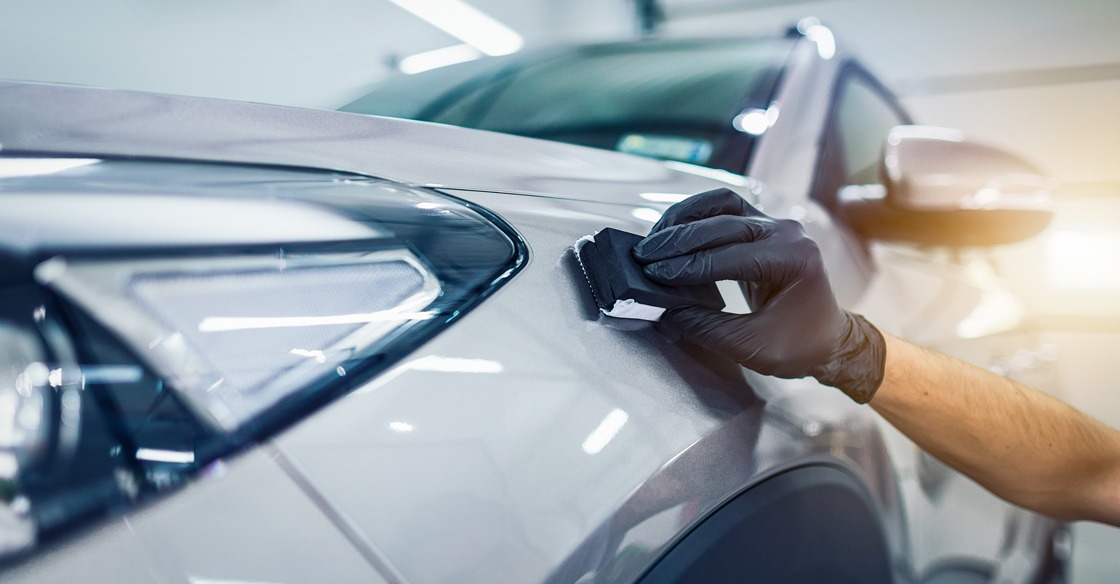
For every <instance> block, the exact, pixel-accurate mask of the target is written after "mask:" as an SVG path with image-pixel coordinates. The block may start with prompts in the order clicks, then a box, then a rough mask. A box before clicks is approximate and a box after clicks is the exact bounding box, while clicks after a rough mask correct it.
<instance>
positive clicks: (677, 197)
mask: <svg viewBox="0 0 1120 584" xmlns="http://www.w3.org/2000/svg"><path fill="white" fill-rule="evenodd" d="M638 196H639V197H641V198H643V199H645V200H647V201H650V202H653V203H679V202H681V201H683V200H685V199H687V198H689V197H691V196H692V195H682V194H680V193H641V194H639V195H638Z"/></svg>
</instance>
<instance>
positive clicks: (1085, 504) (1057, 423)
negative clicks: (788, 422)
mask: <svg viewBox="0 0 1120 584" xmlns="http://www.w3.org/2000/svg"><path fill="white" fill-rule="evenodd" d="M884 337H885V342H886V366H885V375H884V377H883V383H882V385H881V386H880V387H879V389H878V391H877V392H876V394H875V398H874V399H873V400H871V402H870V404H871V407H872V408H874V409H875V411H877V412H879V414H881V415H882V416H883V417H884V418H886V420H887V421H888V422H890V423H891V424H892V425H894V426H895V427H896V428H898V429H899V430H900V431H901V432H902V433H903V434H906V435H907V436H909V437H910V439H912V440H913V441H914V442H915V443H916V444H918V446H920V447H922V448H923V449H925V450H926V451H927V452H929V453H930V454H932V455H933V456H935V457H936V458H938V459H939V460H941V461H942V462H944V463H946V464H948V465H949V466H951V467H953V468H955V469H956V470H958V471H960V472H961V473H962V474H964V475H966V476H968V477H970V478H972V479H973V480H975V481H976V482H977V483H979V484H980V485H982V486H983V487H984V488H986V489H988V490H989V491H991V492H992V493H995V494H996V495H997V496H999V497H1001V498H1003V499H1006V500H1007V501H1010V502H1012V503H1015V504H1016V505H1019V506H1022V507H1025V508H1027V509H1032V510H1034V511H1038V512H1040V513H1043V514H1046V515H1049V516H1051V517H1055V518H1058V519H1063V520H1069V521H1072V520H1080V519H1085V520H1090V521H1099V522H1101V523H1108V524H1111V525H1115V526H1120V432H1118V431H1116V430H1114V429H1112V428H1109V427H1107V426H1105V425H1104V424H1102V423H1100V422H1098V421H1097V420H1094V419H1093V418H1091V417H1089V416H1087V415H1085V414H1083V413H1081V412H1079V411H1078V410H1076V409H1074V408H1072V407H1070V406H1069V405H1067V404H1065V403H1064V402H1061V401H1059V400H1058V399H1055V398H1053V397H1051V396H1049V395H1047V394H1045V393H1042V392H1040V391H1037V390H1034V389H1031V388H1029V387H1026V386H1023V385H1020V384H1018V383H1015V382H1013V381H1011V380H1008V379H1006V378H1004V377H1001V376H999V375H996V374H994V373H991V372H989V371H987V370H984V369H981V368H979V367H976V366H974V365H971V364H968V363H965V362H963V361H960V360H958V359H954V358H952V357H949V356H947V355H944V354H941V353H937V352H935V351H930V350H928V349H924V348H922V347H918V346H916V345H913V344H910V343H908V342H906V341H903V340H900V339H897V338H895V337H892V336H890V335H884Z"/></svg>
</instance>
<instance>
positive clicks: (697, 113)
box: [341, 39, 792, 172]
mask: <svg viewBox="0 0 1120 584" xmlns="http://www.w3.org/2000/svg"><path fill="white" fill-rule="evenodd" d="M791 46H792V41H788V40H773V39H767V40H735V41H716V42H675V43H649V44H637V45H634V44H629V45H597V46H589V47H581V48H578V49H573V50H570V51H565V52H556V51H553V52H546V53H539V54H537V55H530V56H529V57H526V58H524V59H522V60H521V61H520V62H519V63H517V64H512V65H509V66H506V67H501V68H499V67H491V68H489V70H488V71H485V72H483V71H481V70H480V74H479V75H477V76H476V77H474V78H473V80H472V81H471V82H470V83H466V84H458V85H456V86H453V87H452V86H449V85H450V84H449V83H448V81H449V80H450V79H452V78H454V75H452V74H451V72H449V71H439V72H438V73H436V72H434V71H433V72H432V73H436V74H434V75H429V74H419V75H414V76H403V75H402V76H397V77H394V78H391V79H388V80H386V81H385V82H384V83H383V84H382V85H381V86H380V87H379V88H378V89H377V90H375V91H374V92H372V93H371V94H369V95H367V96H365V97H363V98H361V99H359V100H357V101H355V102H352V103H351V104H348V105H347V106H344V107H343V108H341V109H342V110H344V111H352V112H358V113H367V114H382V115H401V113H402V112H405V113H406V114H407V112H408V111H409V110H411V111H413V112H415V113H414V114H410V115H406V117H414V118H417V119H423V120H428V121H435V122H443V123H449V124H454V125H460V126H466V127H471V128H479V129H484V130H493V131H498V132H506V133H511V134H519V135H524V136H532V137H539V138H547V139H551V140H558V141H563V142H571V143H576V144H582V145H585V146H593V147H598V148H609V149H618V150H623V151H628V152H632V153H636V154H645V155H649V156H654V157H658V158H670V159H677V160H684V161H686V162H692V163H696V164H706V165H709V166H715V167H720V168H726V169H728V170H733V171H738V172H741V171H742V170H743V164H744V161H745V157H746V155H747V154H748V153H749V148H750V145H751V143H750V137H749V136H747V135H745V134H742V133H739V132H736V131H735V130H734V129H733V128H732V125H731V121H732V120H733V119H734V118H735V116H736V115H738V114H739V113H740V112H742V110H743V109H745V108H747V107H762V108H765V107H766V106H767V105H768V104H769V101H770V97H771V94H772V92H773V89H774V85H775V83H776V81H777V78H778V75H779V73H780V71H781V67H782V65H783V63H784V61H785V57H786V55H787V54H788V53H789V50H790V47H791ZM474 67H476V68H478V67H479V65H477V64H475V65H474ZM446 69H453V67H447V68H446ZM476 70H479V69H476ZM418 86H419V87H424V90H420V91H417V90H415V89H414V88H416V87H418ZM404 95H408V96H409V99H411V100H413V101H412V105H409V106H402V105H401V104H399V103H397V102H398V101H400V97H401V96H404ZM417 95H426V96H427V98H425V99H424V100H423V101H424V103H425V104H426V107H424V106H421V105H417V104H416V102H415V100H416V96H417Z"/></svg>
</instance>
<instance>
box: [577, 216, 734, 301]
mask: <svg viewBox="0 0 1120 584" xmlns="http://www.w3.org/2000/svg"><path fill="white" fill-rule="evenodd" d="M641 240H642V236H640V235H635V234H633V233H627V232H625V231H619V230H618V229H611V228H609V227H608V228H606V229H603V230H602V231H600V232H599V233H596V234H595V239H594V241H589V242H586V243H584V244H583V245H582V246H580V247H579V249H578V250H577V252H576V253H577V254H578V256H579V262H580V264H581V265H582V266H583V271H584V274H586V275H587V280H588V283H589V284H590V285H591V292H592V293H593V294H594V295H595V303H596V304H598V305H599V308H602V309H605V310H610V309H611V308H612V307H614V303H615V301H616V300H631V299H632V300H634V301H635V302H638V303H641V304H645V305H648V306H657V307H660V308H666V309H668V308H676V307H678V306H703V307H706V308H711V309H713V310H720V309H722V308H723V296H721V295H720V293H719V289H717V288H716V285H715V284H702V285H698V286H665V285H662V284H658V283H657V282H654V281H652V280H650V279H648V278H646V277H645V275H644V274H642V265H641V264H639V263H638V262H637V261H636V260H635V259H634V256H633V255H632V254H631V250H633V249H634V246H635V245H637V244H638V242H639V241H641Z"/></svg>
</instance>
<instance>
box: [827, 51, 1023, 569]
mask: <svg viewBox="0 0 1120 584" xmlns="http://www.w3.org/2000/svg"><path fill="white" fill-rule="evenodd" d="M831 99H832V105H831V109H830V112H829V114H828V118H827V121H826V125H825V129H824V134H823V139H822V141H821V145H820V148H821V149H820V154H819V157H818V162H817V167H816V169H815V175H814V180H813V186H812V192H811V198H812V199H813V200H814V201H816V202H818V203H819V204H820V205H821V206H822V207H824V208H825V209H827V211H828V213H829V215H830V216H831V218H832V219H833V222H834V224H835V225H836V227H837V228H838V229H839V230H841V231H845V232H846V237H849V238H851V239H856V240H857V241H858V238H856V236H855V235H854V234H853V233H852V232H851V231H850V230H848V229H847V227H846V225H845V217H844V209H843V206H842V204H841V201H840V197H839V196H838V193H839V192H840V191H841V189H842V188H843V187H845V186H847V185H868V184H881V174H880V173H881V171H880V168H881V166H882V164H883V162H882V156H883V154H882V153H883V144H884V142H885V139H886V137H887V134H888V132H889V130H890V128H892V127H894V126H896V125H900V124H909V123H911V120H910V117H909V116H908V115H907V114H906V112H905V111H904V110H903V109H902V108H901V107H900V106H899V105H898V103H897V100H896V99H895V98H894V97H893V96H891V94H890V93H889V92H888V91H887V90H886V89H885V88H884V87H883V86H882V85H881V84H880V83H879V82H877V81H876V80H875V79H874V78H873V77H872V76H871V75H870V74H869V73H867V72H866V71H865V70H864V69H863V68H862V67H860V66H859V65H857V64H854V63H851V64H848V65H847V66H845V67H842V68H841V69H840V71H839V74H838V76H837V81H836V84H835V86H834V90H833V92H832V96H831ZM860 245H861V247H862V251H863V253H866V254H867V256H868V257H869V258H870V260H871V262H872V264H873V265H874V271H873V273H872V275H871V277H870V278H869V280H868V281H867V287H866V289H865V290H864V291H863V293H862V295H861V296H860V298H859V299H858V300H857V301H855V302H854V303H853V304H852V306H851V307H850V308H851V309H853V310H855V311H857V312H861V313H863V314H865V315H866V316H868V318H869V319H870V320H871V321H872V322H874V323H876V325H878V326H879V327H880V328H882V329H883V330H885V331H886V332H889V333H892V334H895V335H897V336H900V337H903V338H906V339H908V340H911V341H914V342H917V343H920V344H923V345H926V346H929V347H931V348H934V349H937V350H940V351H943V352H946V353H949V354H953V355H955V356H957V357H960V358H962V359H965V360H968V361H971V362H973V363H976V364H978V365H981V366H990V365H992V364H993V363H995V362H997V361H999V360H1000V356H1001V355H1006V354H1014V353H1015V352H1016V351H1019V350H1028V349H1029V344H1030V339H1029V338H1028V337H1025V336H1023V335H1018V334H1014V330H1015V327H1016V326H1017V324H1018V322H1019V321H1020V320H1021V318H1022V316H1023V313H1022V308H1021V307H1022V305H1021V303H1020V302H1019V301H1018V299H1017V298H1016V297H1015V296H1014V295H1013V294H1012V293H1010V292H1009V291H1008V290H1007V289H1006V288H1005V287H1004V284H1003V283H1002V282H1001V281H1000V279H999V277H998V275H997V274H996V273H995V271H994V270H993V269H992V266H991V263H990V262H988V259H987V256H986V253H985V252H984V251H983V250H951V249H920V248H917V247H916V246H913V245H908V244H893V243H884V242H866V241H863V242H860ZM880 422H881V426H882V427H883V432H884V434H885V435H886V437H887V443H888V448H889V450H890V451H891V454H892V458H893V459H894V460H895V461H896V472H897V473H898V479H899V482H900V488H901V492H902V493H903V502H904V507H905V509H906V515H907V518H908V520H909V522H908V524H909V528H908V531H909V539H910V542H911V546H912V555H911V557H912V562H913V565H912V566H911V569H912V572H913V574H914V575H915V577H916V580H917V581H919V582H938V581H973V580H975V581H989V579H991V578H993V577H994V576H996V575H997V574H998V575H1000V576H1001V577H1002V576H1003V575H1008V576H1012V578H1011V579H1010V580H1007V581H1020V580H1019V578H1020V577H1027V576H1028V575H1029V573H1030V572H1031V571H1032V569H1033V567H1032V566H1029V565H1015V564H1016V562H1017V560H1015V558H1016V557H1022V555H1023V554H1019V555H1016V553H1017V552H1014V550H1015V548H1016V547H1026V546H1029V545H1031V544H1030V543H1028V542H1026V541H1025V540H1026V539H1029V538H1028V537H1027V536H1026V535H1025V534H1024V533H1021V532H1027V531H1029V530H1030V529H1031V526H1030V524H1031V522H1032V520H1031V519H1029V518H1028V517H1027V515H1026V513H1025V512H1024V511H1022V510H1020V509H1017V508H1015V507H1013V506H1011V505H1008V504H1006V503H1004V502H1002V501H1000V500H998V499H997V498H995V497H994V496H992V495H991V494H989V493H988V492H987V491H985V490H984V489H982V488H980V487H979V486H978V485H976V484H975V483H973V482H972V481H970V480H968V479H965V478H964V477H963V476H961V475H959V474H958V473H956V472H954V471H951V470H949V469H948V468H947V467H945V466H944V465H943V464H942V463H940V462H939V461H937V460H936V459H934V458H933V457H931V456H929V455H928V454H926V453H925V452H922V451H921V450H920V449H919V448H918V447H917V446H916V445H914V444H913V443H912V442H911V441H910V440H908V439H907V438H905V437H904V436H902V435H901V434H900V433H899V432H897V431H896V430H895V429H894V428H892V427H890V426H889V424H887V423H886V422H885V421H882V420H881V419H880ZM1009 550H1012V551H1009ZM1024 561H1025V560H1024ZM1019 563H1022V562H1019ZM1001 570H1002V571H1001ZM1013 574H1014V575H1013ZM1001 581H1004V580H1001Z"/></svg>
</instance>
